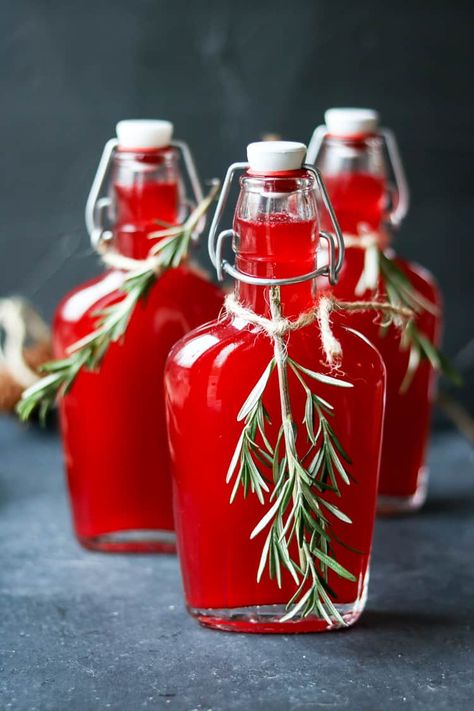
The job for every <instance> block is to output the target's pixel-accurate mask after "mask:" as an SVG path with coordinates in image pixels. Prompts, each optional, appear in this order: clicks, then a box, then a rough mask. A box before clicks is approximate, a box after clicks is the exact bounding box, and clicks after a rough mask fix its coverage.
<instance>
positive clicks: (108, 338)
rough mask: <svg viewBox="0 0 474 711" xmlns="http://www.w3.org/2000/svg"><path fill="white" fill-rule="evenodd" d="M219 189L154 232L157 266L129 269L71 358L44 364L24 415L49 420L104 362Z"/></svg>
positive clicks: (184, 250)
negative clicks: (61, 400) (85, 373)
mask: <svg viewBox="0 0 474 711" xmlns="http://www.w3.org/2000/svg"><path fill="white" fill-rule="evenodd" d="M218 190H219V183H218V181H214V182H213V183H212V186H211V189H210V191H209V193H208V194H207V196H206V197H205V198H204V200H202V202H201V203H200V204H199V205H198V206H197V207H196V209H195V210H193V211H192V213H191V214H190V215H189V217H188V218H187V219H186V221H185V222H183V224H181V225H177V226H176V227H170V228H168V229H164V230H159V231H157V232H154V233H152V234H150V238H154V239H156V238H161V240H160V242H158V243H157V244H156V245H155V246H154V247H153V248H152V249H151V250H150V255H153V257H154V265H153V268H151V267H150V266H149V264H148V265H147V264H145V265H144V266H143V267H138V268H137V269H134V270H133V271H130V272H129V273H128V274H127V275H126V276H125V277H124V280H123V282H122V284H121V285H120V287H119V289H118V291H119V292H121V293H122V294H123V298H121V299H120V300H119V301H117V302H115V303H113V304H112V305H111V306H108V307H106V308H105V309H102V310H101V311H100V312H98V313H97V316H98V320H97V322H96V324H95V327H94V330H93V331H92V333H90V334H88V335H87V336H85V337H84V338H81V339H80V340H79V341H77V342H76V343H74V344H73V345H72V346H71V347H70V348H69V355H68V356H67V357H66V358H63V359H61V360H53V361H50V362H48V363H45V364H43V366H42V367H41V370H42V371H43V372H45V373H46V376H45V377H44V378H41V380H39V381H38V382H37V383H35V384H34V385H32V386H31V387H29V388H28V389H27V390H25V392H24V393H23V395H22V398H21V400H20V402H19V403H18V405H17V413H18V415H19V417H20V419H21V420H27V419H28V418H29V417H30V416H31V414H32V413H33V412H34V411H36V410H37V411H38V413H39V417H40V420H41V421H44V419H45V417H46V414H47V412H48V410H49V409H50V408H51V407H52V406H53V405H54V403H55V401H56V399H57V398H58V397H60V396H63V395H65V394H66V393H67V392H69V390H70V389H71V387H72V386H73V384H74V382H75V380H76V378H77V376H78V375H79V373H80V372H81V370H82V369H86V370H89V371H94V370H97V369H98V368H99V367H100V365H101V363H102V360H103V358H104V356H105V354H106V352H107V350H108V348H109V346H110V345H111V344H112V343H116V342H118V341H119V340H120V339H122V338H123V337H124V336H125V333H126V331H127V328H128V325H129V323H130V319H131V318H132V315H133V313H134V311H135V307H136V305H137V304H138V302H139V301H141V300H142V299H144V298H145V297H146V295H147V294H148V292H149V290H150V289H151V287H152V286H153V284H154V283H155V281H156V279H157V278H158V276H159V275H160V274H162V273H163V272H164V271H166V270H168V269H175V268H176V267H178V266H179V265H180V264H181V263H182V262H183V260H184V259H185V258H186V257H187V255H188V251H189V246H190V243H191V240H192V237H193V235H194V233H195V232H196V229H197V228H198V226H199V224H200V223H201V220H202V219H203V217H204V215H205V214H206V212H207V210H208V209H209V207H210V205H211V203H212V201H213V200H214V198H215V197H216V194H217V192H218Z"/></svg>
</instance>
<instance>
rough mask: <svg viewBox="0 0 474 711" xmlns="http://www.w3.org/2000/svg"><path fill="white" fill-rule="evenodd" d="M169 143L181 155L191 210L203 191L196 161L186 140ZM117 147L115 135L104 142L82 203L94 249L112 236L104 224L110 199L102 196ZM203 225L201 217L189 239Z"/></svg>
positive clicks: (194, 237) (188, 203) (201, 228)
mask: <svg viewBox="0 0 474 711" xmlns="http://www.w3.org/2000/svg"><path fill="white" fill-rule="evenodd" d="M170 145H171V146H173V147H174V148H176V149H177V150H178V151H179V152H180V154H181V157H182V160H183V164H184V166H185V169H186V173H187V175H188V178H189V183H190V185H191V191H192V195H193V199H192V200H189V199H188V198H186V199H185V201H186V203H187V205H188V207H189V208H190V209H193V208H194V207H195V206H196V205H198V204H199V203H200V202H202V200H203V190H202V185H201V181H200V179H199V175H198V172H197V169H196V164H195V162H194V159H193V156H192V153H191V151H190V149H189V146H188V144H187V143H185V142H184V141H171V143H170ZM117 147H118V141H117V139H116V138H111V139H110V140H109V141H107V143H106V144H105V146H104V150H103V151H102V156H101V158H100V161H99V165H98V167H97V172H96V174H95V177H94V180H93V181H92V186H91V189H90V191H89V195H88V198H87V202H86V210H85V221H86V228H87V231H88V233H89V236H90V240H91V244H92V246H93V247H94V248H96V247H97V246H98V245H99V243H100V242H102V241H104V240H109V239H111V238H112V232H111V230H110V229H108V228H107V226H106V211H107V210H108V209H109V208H110V205H111V199H110V197H108V196H106V195H103V192H104V187H105V182H106V180H107V178H108V174H109V170H110V166H111V164H112V159H113V156H114V154H115V151H116V150H117ZM204 226H205V218H204V219H203V220H201V221H200V223H199V225H198V226H197V228H196V230H195V232H194V235H193V239H197V237H198V236H199V234H201V232H202V231H203V229H204Z"/></svg>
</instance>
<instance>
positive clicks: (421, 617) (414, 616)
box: [354, 609, 474, 636]
mask: <svg viewBox="0 0 474 711" xmlns="http://www.w3.org/2000/svg"><path fill="white" fill-rule="evenodd" d="M473 623H474V615H473V614H472V612H469V611H468V612H467V613H466V611H465V610H460V611H459V614H446V613H438V614H437V613H433V612H415V611H408V610H407V611H391V610H370V609H366V610H365V612H364V613H363V615H362V617H361V619H360V620H359V622H358V623H357V626H356V627H355V628H354V629H359V630H374V631H375V630H377V631H378V632H387V631H388V632H390V631H396V632H400V631H401V632H412V633H413V632H415V633H417V634H420V635H423V634H424V633H425V632H427V631H430V630H431V631H432V632H433V635H434V636H436V635H437V634H439V632H441V631H443V630H444V631H446V630H452V629H454V628H456V627H459V626H462V627H466V626H469V625H470V624H473Z"/></svg>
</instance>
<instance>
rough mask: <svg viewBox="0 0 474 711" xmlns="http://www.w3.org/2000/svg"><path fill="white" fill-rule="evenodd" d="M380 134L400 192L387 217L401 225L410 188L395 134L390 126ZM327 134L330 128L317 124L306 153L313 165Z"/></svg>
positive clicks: (392, 223)
mask: <svg viewBox="0 0 474 711" xmlns="http://www.w3.org/2000/svg"><path fill="white" fill-rule="evenodd" d="M378 135H379V136H381V137H382V138H383V141H384V143H385V149H386V151H387V156H388V159H389V163H390V166H391V168H392V172H393V177H394V178H395V188H396V191H397V194H398V200H397V203H396V205H395V206H394V208H393V209H392V210H391V211H390V212H389V213H388V215H387V217H388V221H389V223H390V224H391V225H392V226H393V227H400V225H401V223H402V222H403V220H404V218H405V217H406V215H407V212H408V208H409V206H410V189H409V187H408V182H407V179H406V175H405V170H404V168H403V163H402V158H401V156H400V151H399V150H398V144H397V141H396V138H395V135H394V134H393V133H392V131H390V130H389V129H388V128H381V129H380V131H379V133H378ZM326 136H328V130H327V128H326V126H325V125H322V126H317V128H315V130H314V132H313V135H312V136H311V140H310V142H309V146H308V152H307V154H306V156H307V160H308V163H311V164H312V165H314V164H315V163H316V160H317V157H318V155H319V152H320V150H321V147H322V145H323V142H324V139H325V138H326Z"/></svg>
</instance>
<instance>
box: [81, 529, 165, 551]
mask: <svg viewBox="0 0 474 711" xmlns="http://www.w3.org/2000/svg"><path fill="white" fill-rule="evenodd" d="M78 540H79V543H80V544H81V546H83V547H84V548H87V550H90V551H100V552H101V553H176V535H175V533H174V532H173V531H152V530H134V531H114V532H113V533H103V534H102V535H100V536H78Z"/></svg>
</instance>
